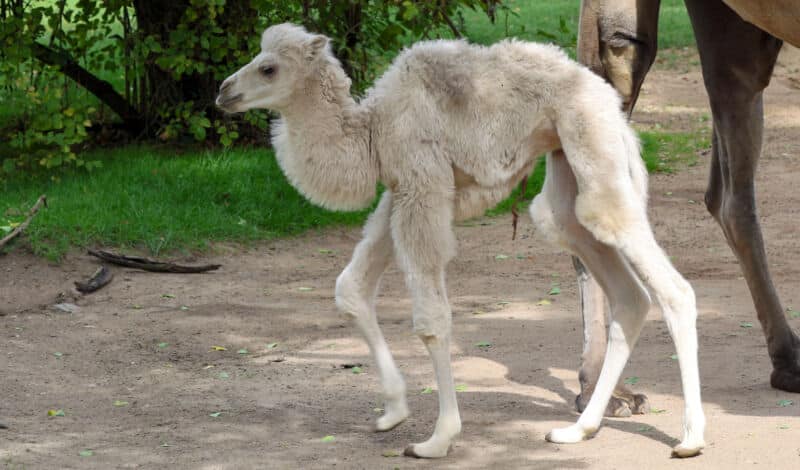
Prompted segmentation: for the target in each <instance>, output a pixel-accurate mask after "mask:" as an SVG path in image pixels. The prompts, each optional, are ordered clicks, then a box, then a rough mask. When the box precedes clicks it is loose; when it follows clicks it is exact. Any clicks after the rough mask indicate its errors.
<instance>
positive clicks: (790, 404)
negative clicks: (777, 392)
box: [778, 400, 794, 407]
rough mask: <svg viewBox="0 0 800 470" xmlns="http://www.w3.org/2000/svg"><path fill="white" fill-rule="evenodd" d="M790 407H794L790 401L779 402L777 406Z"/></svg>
mask: <svg viewBox="0 0 800 470" xmlns="http://www.w3.org/2000/svg"><path fill="white" fill-rule="evenodd" d="M792 405H794V402H793V401H792V400H781V401H779V402H778V406H782V407H787V406H792Z"/></svg>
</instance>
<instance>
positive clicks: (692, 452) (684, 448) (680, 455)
mask: <svg viewBox="0 0 800 470" xmlns="http://www.w3.org/2000/svg"><path fill="white" fill-rule="evenodd" d="M705 446H706V444H705V443H704V442H701V443H699V444H685V443H683V442H681V443H680V444H678V445H676V446H675V447H673V448H672V456H673V457H674V458H677V459H686V458H689V457H694V456H696V455H700V453H701V452H702V450H703V447H705Z"/></svg>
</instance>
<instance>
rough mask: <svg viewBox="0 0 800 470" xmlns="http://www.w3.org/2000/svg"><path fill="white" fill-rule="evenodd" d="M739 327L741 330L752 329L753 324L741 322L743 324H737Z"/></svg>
mask: <svg viewBox="0 0 800 470" xmlns="http://www.w3.org/2000/svg"><path fill="white" fill-rule="evenodd" d="M739 326H740V327H742V328H752V327H753V322H749V321H743V322H741V323H739Z"/></svg>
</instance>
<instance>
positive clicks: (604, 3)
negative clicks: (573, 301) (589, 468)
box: [573, 0, 660, 417]
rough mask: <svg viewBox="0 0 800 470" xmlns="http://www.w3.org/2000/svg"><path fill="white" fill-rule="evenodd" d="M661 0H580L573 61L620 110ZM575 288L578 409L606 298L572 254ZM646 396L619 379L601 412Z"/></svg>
mask: <svg viewBox="0 0 800 470" xmlns="http://www.w3.org/2000/svg"><path fill="white" fill-rule="evenodd" d="M659 6H660V0H614V1H609V0H583V1H582V2H581V17H580V25H579V34H578V35H579V37H578V60H579V61H580V62H581V63H583V64H584V65H586V66H587V67H589V68H590V69H591V70H592V71H593V72H594V73H596V74H598V75H600V76H601V77H603V78H605V79H606V80H607V81H608V82H609V83H611V84H612V85H613V86H614V88H616V90H617V91H618V92H619V93H620V95H621V96H622V102H623V108H624V109H625V111H626V112H627V113H631V112H632V111H633V107H634V105H635V104H636V100H637V98H638V97H639V91H640V90H641V86H642V83H643V82H644V79H645V76H646V75H647V72H648V71H649V70H650V66H651V65H652V64H653V61H654V60H655V57H656V51H657V49H658V41H657V37H658V11H659ZM573 264H574V265H575V270H576V272H577V274H578V291H579V293H580V298H581V316H582V317H583V334H584V342H583V345H584V348H583V354H582V355H581V367H580V371H579V373H578V377H579V379H580V384H581V392H580V394H579V395H578V396H577V398H576V399H575V406H576V407H577V409H578V411H583V410H584V408H585V407H586V404H587V403H588V402H589V399H590V398H591V395H592V393H593V392H594V389H595V386H596V384H597V379H598V377H599V376H600V368H601V366H602V364H603V360H604V359H605V351H606V347H605V345H606V339H607V319H606V313H605V306H606V301H605V297H604V295H603V291H602V289H601V288H600V286H599V285H598V284H597V282H596V281H595V280H594V279H593V278H592V276H591V274H590V273H589V271H588V270H587V269H586V268H585V267H584V266H583V265H582V263H581V261H580V259H579V258H577V257H573ZM649 409H650V405H649V403H648V402H647V397H646V396H645V395H642V394H637V393H633V392H632V391H631V390H630V389H629V388H628V387H626V386H625V385H624V384H623V383H618V384H617V387H616V389H615V390H614V394H613V397H612V398H611V400H610V401H609V404H608V408H607V409H606V412H605V413H606V416H618V417H624V416H630V415H631V414H632V413H633V414H642V413H647V412H648V411H649Z"/></svg>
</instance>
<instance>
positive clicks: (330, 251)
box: [317, 248, 333, 255]
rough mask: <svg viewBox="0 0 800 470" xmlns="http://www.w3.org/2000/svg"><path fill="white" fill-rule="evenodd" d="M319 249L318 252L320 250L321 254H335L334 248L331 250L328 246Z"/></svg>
mask: <svg viewBox="0 0 800 470" xmlns="http://www.w3.org/2000/svg"><path fill="white" fill-rule="evenodd" d="M317 251H318V252H319V254H321V255H332V254H333V250H329V249H328V248H320V249H319V250H317Z"/></svg>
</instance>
